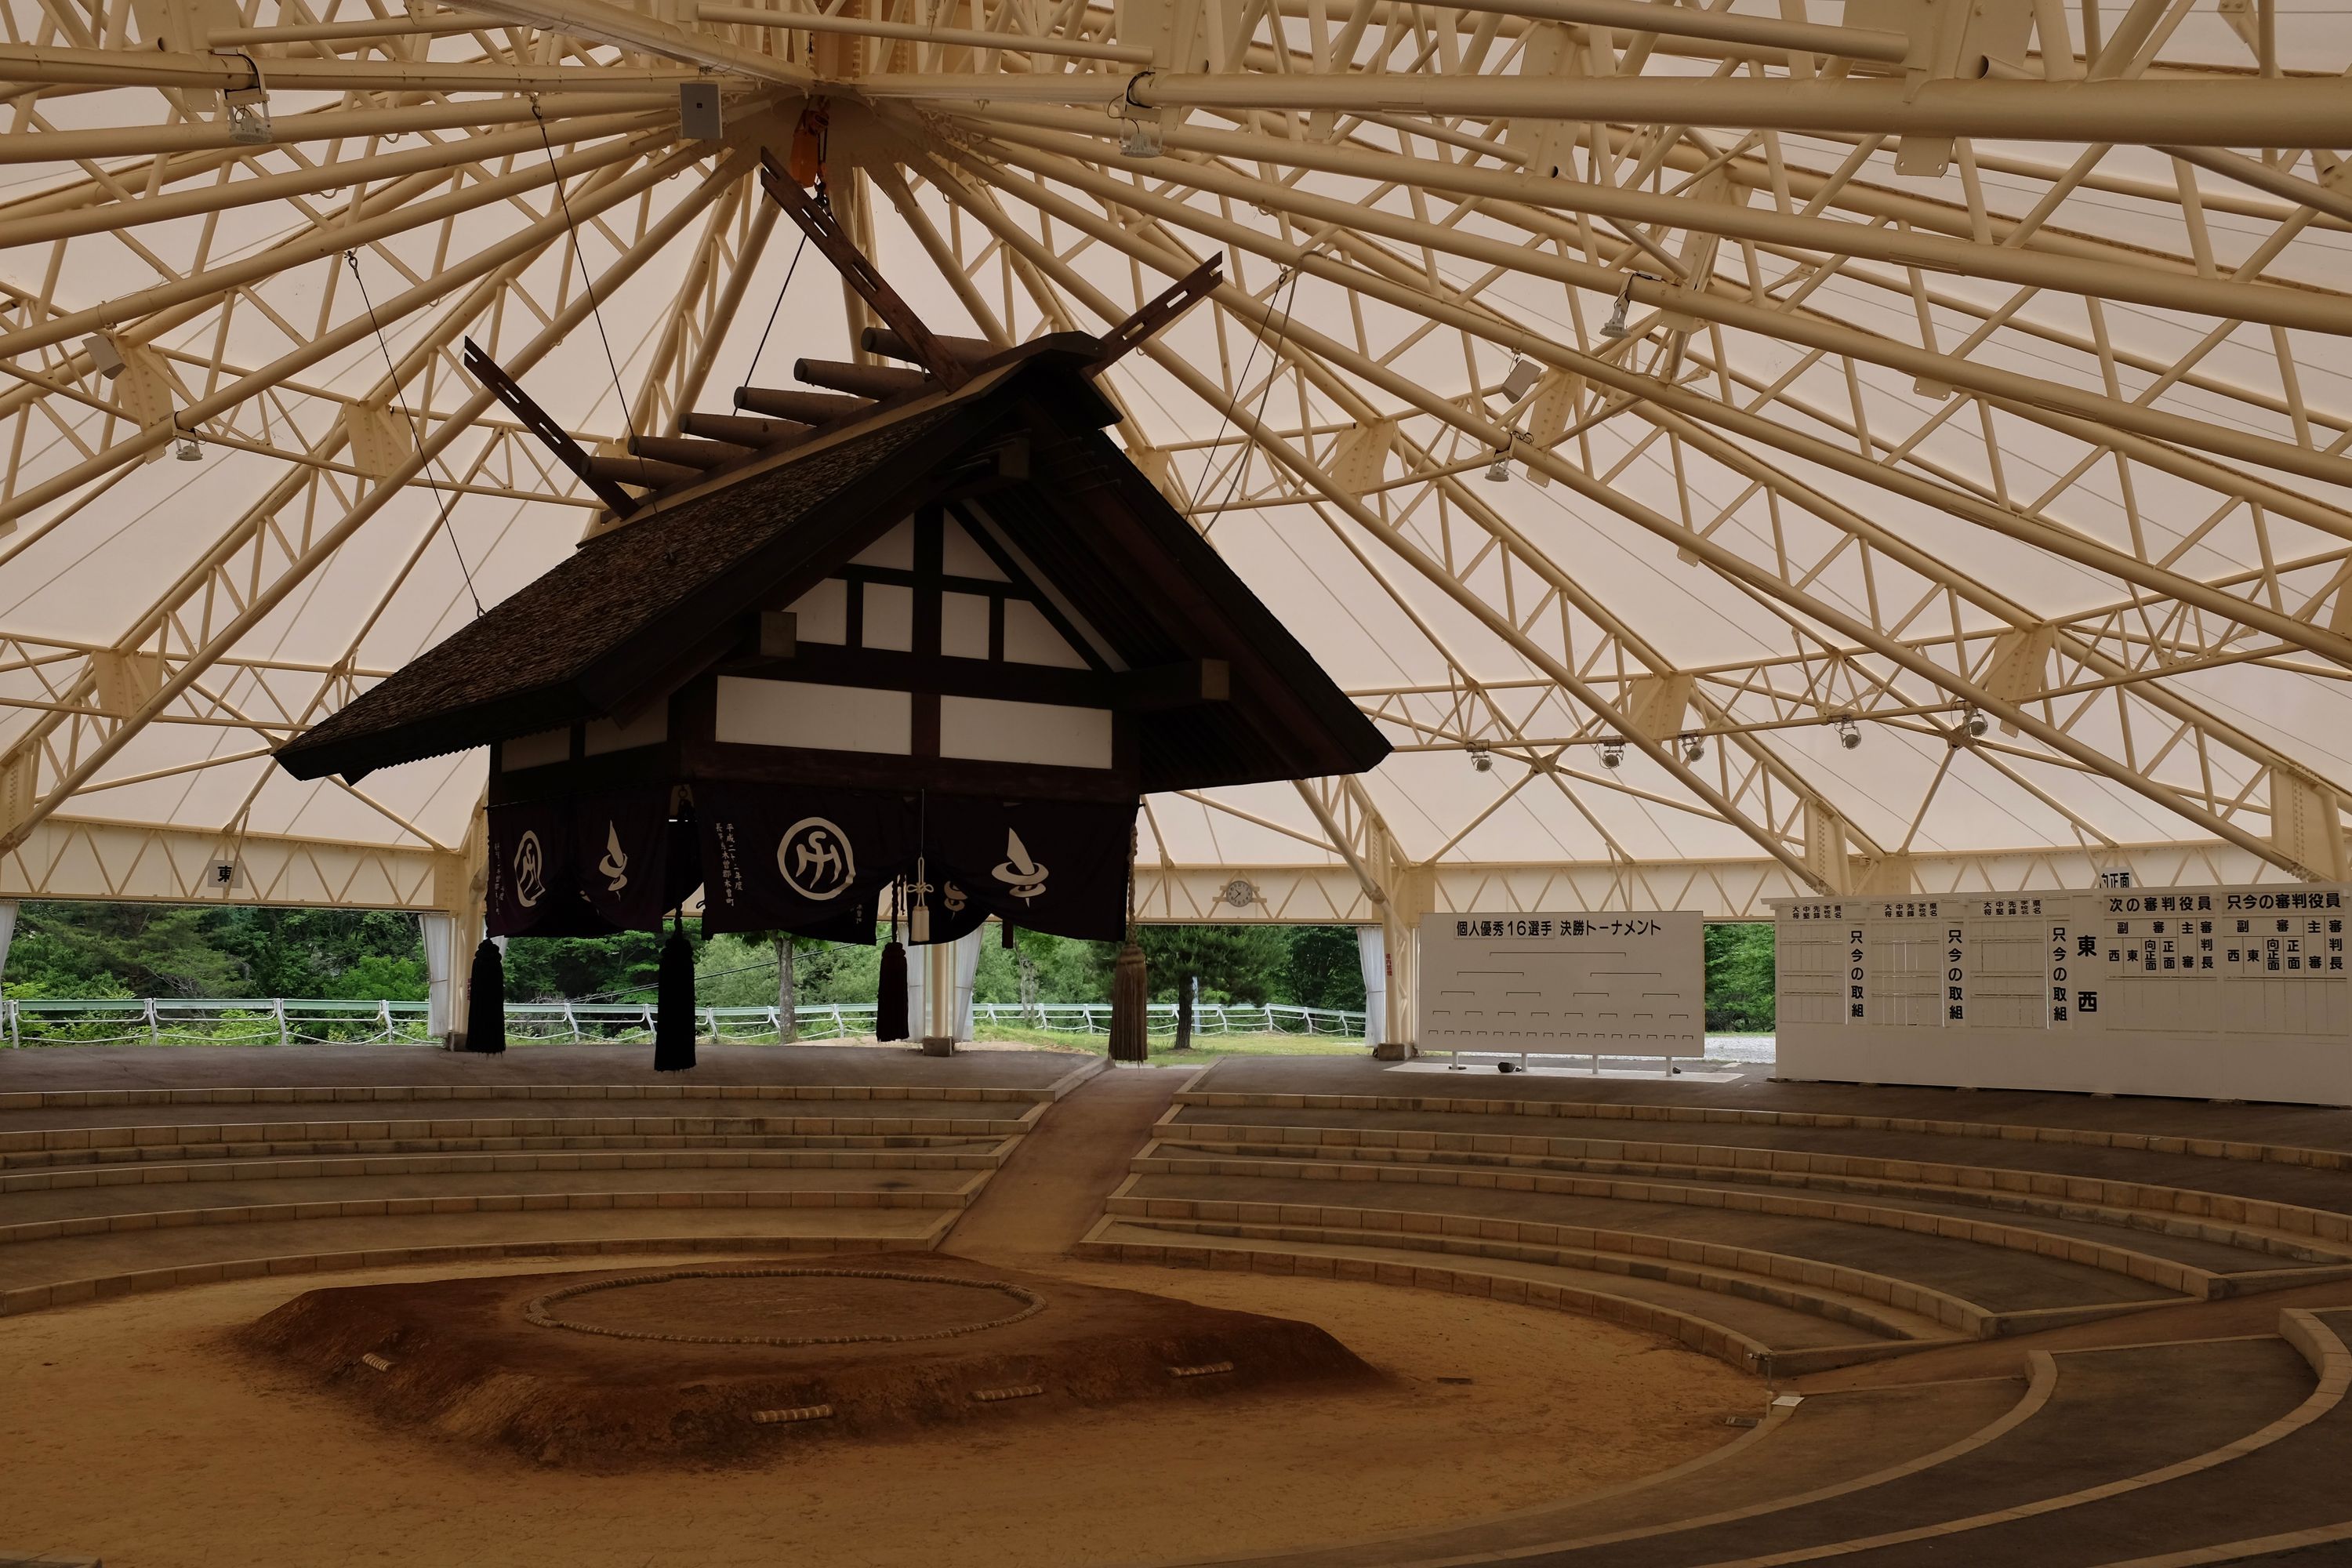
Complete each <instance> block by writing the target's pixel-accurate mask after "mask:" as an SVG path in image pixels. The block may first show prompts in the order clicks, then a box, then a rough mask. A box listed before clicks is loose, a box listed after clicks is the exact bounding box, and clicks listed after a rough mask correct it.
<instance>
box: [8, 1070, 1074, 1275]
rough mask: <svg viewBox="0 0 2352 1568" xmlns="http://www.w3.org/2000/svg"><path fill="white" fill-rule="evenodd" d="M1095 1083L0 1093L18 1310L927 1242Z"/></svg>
mask: <svg viewBox="0 0 2352 1568" xmlns="http://www.w3.org/2000/svg"><path fill="white" fill-rule="evenodd" d="M838 1054H839V1053H835V1055H838ZM869 1060H870V1061H871V1062H872V1064H873V1065H874V1066H875V1067H876V1068H889V1069H891V1070H892V1073H893V1075H894V1076H898V1077H902V1078H903V1077H905V1076H907V1069H906V1068H905V1066H904V1064H903V1061H902V1059H901V1058H897V1057H895V1056H893V1057H883V1056H879V1055H875V1056H870V1057H869ZM381 1065H382V1064H379V1070H381ZM431 1065H432V1066H434V1067H436V1068H443V1069H444V1070H446V1063H445V1062H441V1061H436V1062H433V1063H432V1064H431ZM778 1065H779V1066H782V1065H783V1060H782V1058H778ZM1043 1065H1045V1066H1046V1067H1048V1068H1053V1067H1059V1066H1063V1065H1065V1064H1055V1063H1051V1062H1050V1061H1048V1062H1046V1063H1045V1064H1043ZM975 1076H977V1075H975ZM1031 1076H1032V1077H1033V1078H1042V1074H1032V1075H1031ZM1084 1076H1085V1071H1084V1070H1080V1071H1078V1072H1076V1073H1070V1072H1064V1073H1063V1076H1062V1077H1061V1079H1057V1080H1054V1081H1039V1082H1035V1083H1033V1084H1031V1085H1028V1086H1013V1085H1003V1084H995V1085H989V1084H975V1085H959V1084H955V1083H952V1082H941V1081H932V1082H924V1081H914V1082H897V1083H877V1084H855V1083H839V1082H832V1083H773V1082H771V1083H717V1084H707V1085H705V1084H667V1083H634V1084H581V1083H510V1082H509V1083H500V1082H488V1083H476V1084H467V1083H404V1084H330V1085H313V1086H290V1087H289V1086H269V1085H253V1086H244V1085H237V1086H207V1087H201V1088H187V1089H162V1088H136V1089H46V1090H43V1089H27V1090H21V1091H16V1092H10V1093H6V1094H0V1312H12V1311H25V1310H34V1309H37V1308H40V1307H44V1306H50V1305H58V1304H63V1303H65V1302H68V1301H71V1300H83V1299H87V1298H89V1297H90V1296H96V1295H106V1294H111V1293H116V1292H119V1291H123V1290H131V1289H154V1288H159V1287H163V1286H168V1285H173V1284H184V1283H194V1282H199V1281H203V1280H207V1279H226V1278H236V1277H239V1276H241V1275H248V1274H255V1273H262V1272H290V1271H297V1270H302V1269H313V1268H356V1267H373V1266H377V1265H380V1264H383V1263H386V1262H422V1261H427V1260H431V1259H436V1258H451V1257H501V1256H512V1255H516V1254H519V1253H540V1254H543V1253H547V1252H550V1251H572V1252H578V1251H592V1252H593V1251H631V1250H635V1251H644V1250H651V1249H656V1248H663V1249H670V1248H677V1249H706V1248H714V1247H724V1248H728V1249H733V1250H741V1251H761V1250H771V1251H772V1250H805V1249H813V1248H835V1247H931V1246H935V1245H936V1244H937V1242H938V1240H939V1238H940V1236H941V1235H943V1234H944V1233H945V1231H946V1230H947V1228H948V1227H949V1226H950V1224H952V1222H953V1220H954V1218H955V1217H956V1215H957V1214H958V1212H960V1211H961V1208H962V1207H963V1206H964V1205H966V1204H968V1203H969V1202H970V1201H971V1198H972V1197H973V1196H974V1195H975V1194H977V1193H978V1192H979V1191H980V1189H981V1188H982V1185H984V1184H985V1183H986V1182H987V1181H988V1179H989V1177H990V1176H991V1175H992V1173H993V1172H994V1171H995V1170H996V1168H997V1167H998V1166H999V1165H1000V1164H1002V1163H1003V1160H1004V1158H1005V1156H1006V1154H1007V1153H1008V1152H1009V1151H1010V1150H1011V1149H1012V1148H1013V1147H1014V1146H1015V1145H1016V1144H1017V1143H1018V1142H1019V1140H1020V1139H1021V1138H1022V1137H1023V1136H1024V1134H1025V1133H1026V1132H1028V1131H1030V1130H1031V1129H1033V1128H1034V1126H1035V1124H1036V1121H1037V1119H1038V1117H1039V1116H1041V1115H1042V1114H1043V1113H1044V1112H1045V1109H1046V1108H1047V1107H1048V1106H1049V1105H1050V1104H1051V1103H1052V1102H1053V1100H1055V1097H1056V1096H1057V1095H1058V1094H1060V1093H1063V1092H1066V1090H1067V1089H1068V1088H1069V1087H1071V1086H1072V1085H1073V1084H1074V1083H1075V1082H1076V1081H1077V1079H1080V1078H1082V1077H1084Z"/></svg>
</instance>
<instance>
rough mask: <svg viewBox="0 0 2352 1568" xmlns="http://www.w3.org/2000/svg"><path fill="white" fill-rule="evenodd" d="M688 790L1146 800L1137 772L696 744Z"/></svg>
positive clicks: (689, 752) (688, 762) (688, 750)
mask: <svg viewBox="0 0 2352 1568" xmlns="http://www.w3.org/2000/svg"><path fill="white" fill-rule="evenodd" d="M680 773H681V774H682V776H683V778H684V779H685V781H686V782H688V783H692V782H694V781H696V780H698V779H725V780H730V781H734V782H737V783H742V784H796V785H802V786H805V787H809V788H826V787H834V788H842V789H880V790H907V791H909V792H911V791H914V790H918V789H932V790H939V791H940V792H942V793H944V794H948V795H986V796H1003V798H1005V799H1008V800H1018V799H1039V800H1093V801H1104V800H1109V801H1127V800H1133V799H1135V798H1136V797H1137V795H1139V794H1140V793H1141V792H1140V791H1139V789H1138V788H1137V784H1136V775H1135V774H1134V773H1133V772H1132V771H1129V770H1125V769H1118V768H1108V769H1097V768H1055V767H1044V766H1039V765H1035V764H1032V763H981V762H971V761H967V760H965V759H963V758H961V757H950V758H940V757H898V756H880V755H877V754H874V753H871V752H814V751H802V750H799V749H797V748H795V747H791V746H742V745H733V744H730V743H726V742H711V741H691V742H685V743H684V744H683V746H682V747H681V748H680Z"/></svg>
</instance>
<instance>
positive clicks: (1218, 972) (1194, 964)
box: [1140, 925, 1290, 1051]
mask: <svg viewBox="0 0 2352 1568" xmlns="http://www.w3.org/2000/svg"><path fill="white" fill-rule="evenodd" d="M1140 940H1141V942H1142V943H1143V955H1144V958H1145V960H1146V961H1147V962H1148V963H1150V965H1151V990H1152V994H1153V995H1155V996H1172V997H1174V998H1175V1001H1176V1043H1175V1048H1176V1049H1177V1050H1180V1051H1189V1050H1191V1049H1192V1002H1193V993H1194V982H1195V981H1197V982H1198V983H1199V984H1200V986H1201V987H1202V988H1203V989H1205V990H1207V991H1208V992H1209V994H1210V999H1211V1000H1213V1001H1220V1002H1243V1003H1257V1002H1264V1001H1266V1000H1268V999H1269V997H1270V996H1271V995H1272V994H1273V991H1274V989H1275V987H1276V984H1279V982H1280V980H1281V977H1282V973H1283V966H1284V964H1285V963H1286V962H1287V961H1288V959H1289V956H1290V943H1289V940H1288V939H1287V938H1286V936H1285V935H1284V934H1283V932H1282V931H1281V929H1280V928H1279V927H1276V926H1266V925H1207V926H1145V927H1144V928H1143V933H1142V937H1141V939H1140Z"/></svg>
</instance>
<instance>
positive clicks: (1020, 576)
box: [952, 507, 1110, 674]
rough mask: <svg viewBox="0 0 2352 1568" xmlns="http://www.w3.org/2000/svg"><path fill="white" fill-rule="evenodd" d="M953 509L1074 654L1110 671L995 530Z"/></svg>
mask: <svg viewBox="0 0 2352 1568" xmlns="http://www.w3.org/2000/svg"><path fill="white" fill-rule="evenodd" d="M952 510H953V511H954V513H955V518H956V521H958V522H960V523H961V524H962V525H963V531H964V532H965V533H967V534H969V535H970V536H971V541H972V542H973V543H975V544H977V545H979V546H980V548H981V550H982V552H984V553H985V554H986V555H987V556H988V558H989V559H990V560H991V561H993V562H995V563H996V569H997V570H998V571H1000V572H1002V573H1003V574H1005V575H1006V576H1007V577H1010V578H1012V579H1013V581H1014V582H1016V583H1018V584H1022V586H1024V587H1025V588H1026V589H1028V590H1029V591H1028V593H1027V594H1026V595H1024V597H1025V598H1027V599H1028V600H1029V602H1030V603H1031V604H1033V605H1036V606H1037V611H1038V613H1039V614H1040V615H1042V616H1045V624H1046V625H1048V626H1052V627H1053V628H1054V630H1055V631H1056V632H1058V633H1060V634H1061V637H1062V640H1063V641H1064V642H1066V643H1068V644H1069V645H1070V647H1071V648H1072V649H1074V650H1075V651H1076V654H1077V656H1078V657H1079V658H1083V659H1085V660H1086V661H1087V668H1091V669H1096V670H1100V671H1102V672H1103V673H1104V674H1108V673H1110V668H1109V666H1108V665H1106V664H1105V663H1104V662H1103V658H1102V656H1101V655H1100V654H1097V652H1095V645H1094V644H1093V643H1092V642H1090V641H1088V640H1087V637H1086V635H1085V634H1084V633H1082V632H1080V631H1079V630H1078V628H1077V627H1076V626H1073V625H1071V624H1070V618H1069V617H1068V616H1065V615H1064V614H1062V611H1061V608H1060V606H1058V605H1055V603H1054V601H1053V599H1052V598H1051V597H1049V596H1048V595H1046V594H1045V591H1044V590H1043V589H1041V588H1040V587H1038V585H1037V584H1036V583H1035V581H1034V580H1033V579H1032V578H1031V576H1030V574H1028V573H1027V572H1025V571H1024V570H1023V569H1022V566H1021V563H1019V562H1017V561H1015V560H1013V557H1012V556H1011V555H1010V554H1008V553H1006V552H1005V549H1004V547H1003V545H1002V544H1000V543H998V542H997V540H996V535H995V532H994V531H993V530H992V529H991V528H990V527H989V525H987V524H986V523H983V522H982V521H980V520H979V519H978V518H976V517H972V516H971V515H969V514H968V513H966V512H965V510H963V509H962V508H961V507H955V508H953V509H952Z"/></svg>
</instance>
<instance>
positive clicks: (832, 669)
mask: <svg viewBox="0 0 2352 1568" xmlns="http://www.w3.org/2000/svg"><path fill="white" fill-rule="evenodd" d="M712 674H714V675H737V676H746V677H749V678H751V679H757V680H806V681H813V682H815V683H816V684H818V685H823V686H858V687H864V688H866V689H870V690H877V691H912V692H917V693H922V692H932V693H938V694H942V695H945V696H949V697H995V698H1002V699H1003V700H1006V701H1008V702H1054V703H1060V704H1063V705H1064V706H1066V707H1073V708H1109V709H1113V710H1118V711H1120V712H1128V713H1157V712H1164V711H1166V710H1169V709H1171V708H1189V707H1196V706H1199V705H1200V704H1202V703H1213V702H1224V701H1227V700H1230V699H1231V695H1232V673H1231V667H1230V666H1228V665H1227V664H1226V663H1225V661H1224V660H1223V659H1216V658H1210V659H1200V658H1194V659H1183V660H1181V661H1179V662H1177V663H1175V664H1166V665H1157V666H1154V667H1153V668H1150V669H1135V670H1129V671H1127V672H1125V673H1123V674H1119V675H1106V674H1102V673H1100V672H1098V671H1096V670H1091V669H1059V668H1055V667H1053V666H1051V665H1044V664H1003V663H998V662H996V661H994V660H991V659H982V658H947V657H945V656H941V657H939V658H925V657H924V656H922V655H920V654H911V653H897V652H893V651H892V650H890V649H887V648H852V647H835V646H834V645H832V644H830V643H802V644H800V645H799V646H798V647H797V649H796V650H795V651H794V652H793V656H792V657H791V658H759V657H756V656H749V655H746V656H740V657H738V658H733V659H730V660H729V661H727V662H726V663H724V664H721V665H719V666H716V667H715V668H713V670H712Z"/></svg>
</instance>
